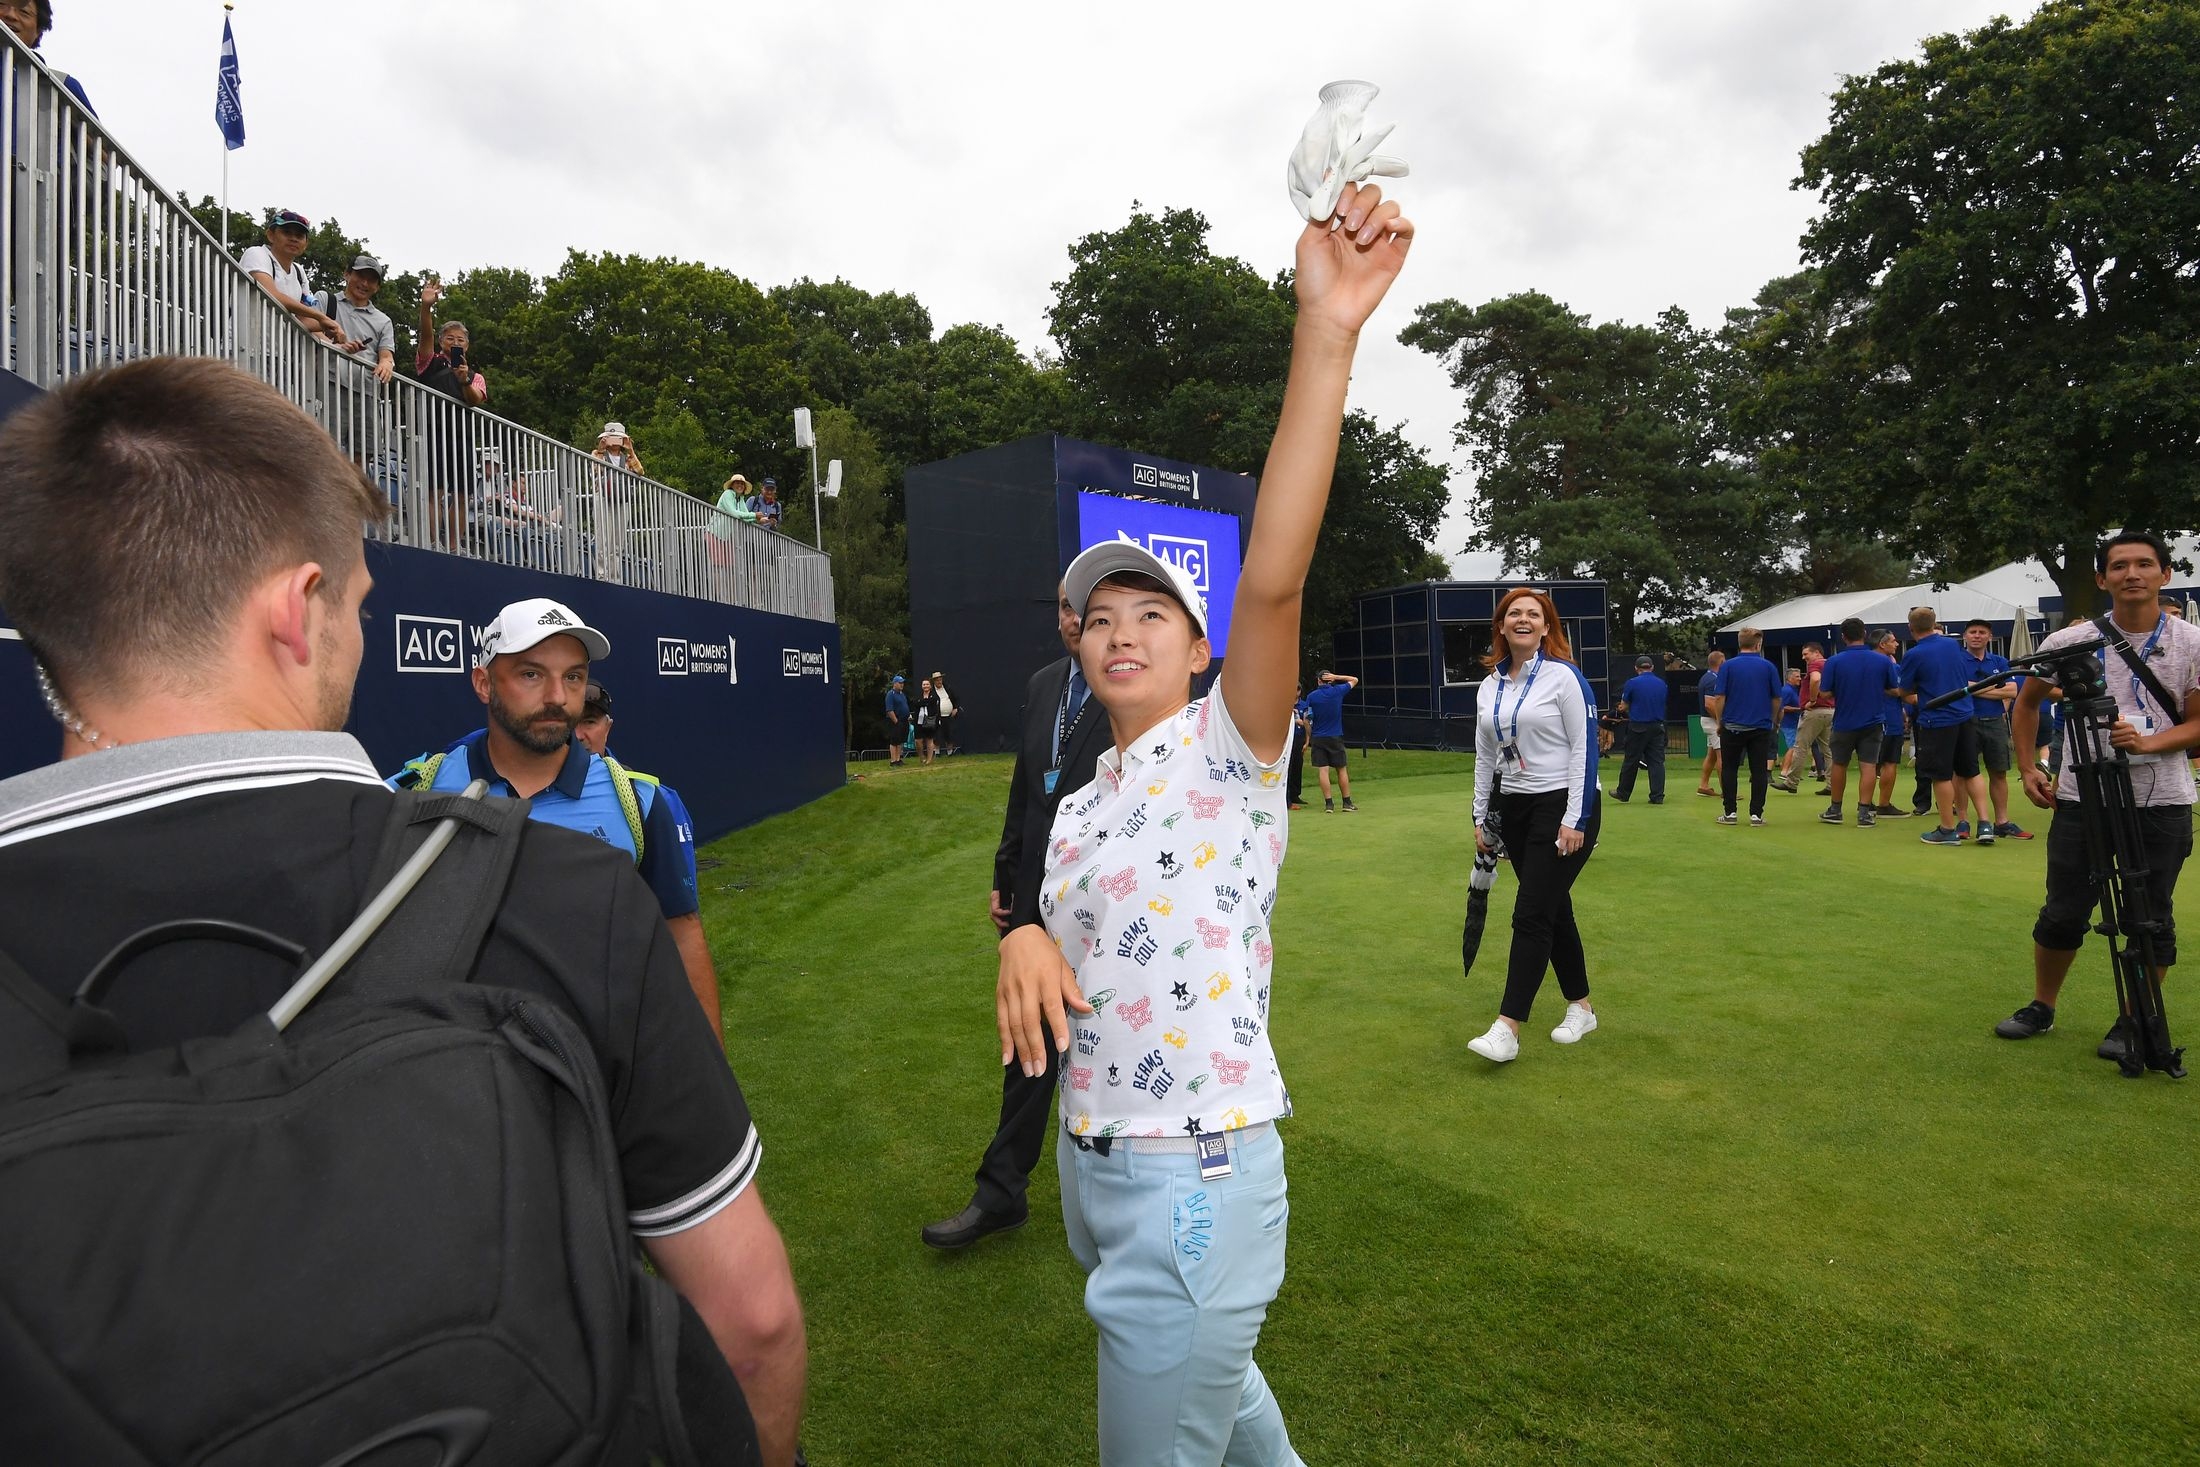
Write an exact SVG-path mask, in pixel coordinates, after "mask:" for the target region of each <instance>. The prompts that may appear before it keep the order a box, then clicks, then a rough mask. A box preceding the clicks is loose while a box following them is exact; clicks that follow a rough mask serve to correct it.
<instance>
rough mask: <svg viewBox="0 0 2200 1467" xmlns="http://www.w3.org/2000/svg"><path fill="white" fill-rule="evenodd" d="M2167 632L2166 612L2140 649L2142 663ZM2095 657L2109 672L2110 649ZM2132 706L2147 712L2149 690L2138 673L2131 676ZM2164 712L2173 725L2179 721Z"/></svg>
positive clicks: (2102, 650)
mask: <svg viewBox="0 0 2200 1467" xmlns="http://www.w3.org/2000/svg"><path fill="white" fill-rule="evenodd" d="M2109 625H2110V626H2115V625H2116V624H2115V623H2114V622H2110V623H2109ZM2116 629H2117V630H2118V631H2122V630H2123V628H2121V627H2117V628H2116ZM2167 630H2169V613H2168V612H2166V611H2165V612H2163V613H2162V616H2161V619H2160V620H2159V621H2157V622H2155V623H2154V635H2153V636H2151V637H2149V638H2147V644H2146V645H2145V646H2144V647H2141V648H2140V649H2139V660H2140V661H2141V662H2145V661H2146V660H2147V659H2148V658H2150V657H2152V656H2153V655H2154V648H2155V646H2156V644H2158V643H2159V642H2160V641H2161V640H2162V633H2163V632H2165V631H2167ZM2094 655H2095V656H2096V657H2099V658H2100V659H2101V670H2102V671H2104V672H2105V671H2107V670H2108V649H2107V648H2106V647H2103V648H2102V649H2101V650H2100V651H2099V652H2097V653H2095V654H2094ZM2131 706H2132V707H2134V708H2136V709H2138V710H2139V711H2140V712H2141V713H2144V712H2146V706H2147V688H2146V684H2145V683H2142V682H2140V681H2139V674H2137V673H2136V672H2134V673H2133V674H2131ZM2162 711H2163V712H2164V713H2166V714H2169V717H2170V721H2171V722H2172V723H2174V722H2176V721H2177V715H2176V714H2174V713H2171V712H2170V710H2169V709H2167V708H2164V709H2163V710H2162Z"/></svg>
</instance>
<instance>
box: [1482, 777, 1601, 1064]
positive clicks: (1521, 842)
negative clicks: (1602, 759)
mask: <svg viewBox="0 0 2200 1467" xmlns="http://www.w3.org/2000/svg"><path fill="white" fill-rule="evenodd" d="M1493 798H1494V800H1495V802H1496V811H1497V830H1498V834H1499V835H1500V836H1502V837H1503V839H1504V842H1505V859H1506V860H1507V861H1509V862H1511V864H1512V869H1513V877H1514V879H1515V881H1516V882H1517V883H1518V887H1517V889H1516V890H1515V892H1514V895H1513V935H1512V955H1511V957H1510V958H1509V959H1507V961H1506V963H1505V1000H1504V1002H1503V1003H1501V1004H1499V1005H1498V1007H1497V1011H1498V1012H1499V1013H1501V1014H1503V1015H1504V1016H1505V1017H1506V1018H1508V1019H1511V1020H1512V1021H1513V1022H1514V1023H1516V1024H1525V1023H1526V1022H1528V1011H1529V1010H1530V1009H1531V1008H1533V1007H1534V1006H1535V995H1536V990H1537V989H1539V988H1541V987H1542V986H1543V973H1544V970H1545V969H1546V968H1548V969H1549V970H1550V971H1552V972H1554V973H1556V974H1557V975H1558V991H1559V992H1561V993H1563V994H1565V995H1566V998H1567V1000H1568V1002H1572V1001H1574V1000H1577V999H1584V998H1587V997H1588V996H1589V962H1588V958H1587V957H1586V956H1585V955H1584V954H1583V952H1582V949H1581V929H1580V928H1579V927H1576V926H1575V925H1574V898H1573V890H1574V878H1575V877H1577V876H1579V875H1580V874H1581V868H1582V867H1583V866H1586V865H1587V864H1588V863H1589V853H1590V852H1591V851H1593V850H1595V849H1596V844H1597V827H1598V825H1599V823H1600V818H1599V816H1598V815H1597V814H1594V813H1592V814H1591V815H1590V816H1589V818H1588V820H1587V822H1586V823H1585V824H1584V826H1583V828H1582V832H1581V834H1582V843H1581V849H1580V850H1578V851H1575V852H1574V853H1573V854H1572V855H1570V856H1561V855H1560V854H1559V853H1558V847H1557V844H1556V842H1557V840H1558V827H1559V822H1560V821H1562V820H1563V819H1564V818H1565V816H1566V792H1565V791H1564V790H1552V791H1550V792H1549V793H1547V794H1540V795H1513V794H1502V793H1500V794H1498V795H1496V796H1494V797H1493ZM1590 798H1591V799H1592V800H1593V799H1594V796H1593V795H1592V796H1591V797H1590ZM1590 808H1591V810H1592V811H1594V810H1595V806H1594V805H1593V804H1592V805H1591V807H1590Z"/></svg>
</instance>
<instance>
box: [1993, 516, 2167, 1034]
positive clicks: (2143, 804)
mask: <svg viewBox="0 0 2200 1467" xmlns="http://www.w3.org/2000/svg"><path fill="white" fill-rule="evenodd" d="M2094 569H2095V575H2094V580H2095V583H2096V584H2098V585H2099V586H2100V588H2101V589H2102V590H2103V591H2106V592H2107V593H2108V594H2109V597H2110V598H2111V600H2112V602H2113V603H2114V604H2113V606H2112V607H2111V609H2110V612H2109V625H2110V627H2111V628H2112V629H2113V630H2114V632H2115V633H2116V634H2117V636H2116V637H2113V638H2111V643H2112V645H2110V646H2108V647H2104V648H2102V649H2101V650H2100V651H2099V652H2098V653H2096V654H2095V655H2096V656H2098V657H2100V658H2101V663H2102V667H2103V669H2104V670H2105V671H2106V673H2107V675H2108V691H2109V694H2110V695H2111V696H2112V697H2113V698H2115V700H2116V722H2115V724H2114V725H2113V726H2112V727H2111V728H2110V730H2109V743H2110V744H2112V745H2113V746H2114V747H2116V748H2118V749H2121V750H2123V753H2124V757H2125V758H2126V759H2127V760H2129V761H2130V766H2131V793H2132V799H2133V802H2134V803H2135V804H2137V805H2138V807H2139V810H2138V815H2139V825H2140V831H2141V834H2142V836H2143V838H2144V841H2145V854H2144V859H2145V862H2146V889H2147V901H2148V903H2149V904H2150V906H2151V907H2152V908H2153V912H2154V916H2155V917H2156V919H2157V920H2158V921H2160V923H2161V924H2162V929H2161V936H2160V937H2159V938H2158V939H2157V940H2156V942H2155V947H2154V955H2155V958H2156V959H2157V960H2158V962H2159V963H2160V964H2161V966H2160V967H2157V968H2156V969H2155V970H2154V976H2155V977H2156V979H2160V978H2161V977H2162V976H2163V972H2164V970H2165V969H2167V968H2168V967H2170V966H2171V965H2172V964H2174V963H2175V962H2176V961H2177V928H2176V924H2175V920H2174V914H2173V912H2172V910H2171V906H2170V901H2171V898H2172V897H2173V896H2174V895H2175V894H2176V890H2177V873H2178V871H2179V869H2180V868H2181V867H2183V865H2184V864H2185V857H2187V856H2189V855H2191V854H2192V806H2193V783H2192V775H2191V772H2190V771H2189V770H2188V769H2187V768H2186V765H2185V759H2184V752H2185V751H2186V750H2188V749H2192V748H2196V747H2200V696H2196V694H2200V626H2194V625H2193V624H2192V623H2191V622H2188V621H2185V620H2183V619H2182V618H2179V617H2174V616H2170V615H2169V614H2167V613H2166V612H2164V611H2163V610H2162V608H2161V607H2160V606H2159V605H2158V604H2157V602H2156V597H2158V596H2159V595H2160V594H2161V590H2162V586H2163V585H2164V584H2165V583H2166V582H2167V581H2168V580H2169V546H2168V545H2167V544H2166V543H2165V542H2164V541H2163V539H2162V537H2161V536H2159V535H2154V534H2149V533H2146V532H2145V531H2140V530H2124V531H2121V532H2119V533H2117V534H2114V535H2111V536H2109V537H2108V539H2106V540H2105V541H2103V542H2102V543H2101V546H2100V549H2099V551H2098V552H2097V553H2096V554H2095V557H2094ZM2095 634H2096V627H2095V624H2093V623H2088V622H2083V621H2081V622H2078V623H2076V624H2075V625H2072V626H2068V627H2065V628H2063V630H2061V631H2059V632H2056V633H2054V634H2053V635H2052V636H2050V637H2048V638H2047V639H2046V640H2045V641H2043V642H2041V643H2040V651H2041V652H2053V651H2055V650H2056V649H2057V648H2061V647H2068V646H2070V645H2072V644H2073V643H2077V642H2084V641H2087V640H2089V639H2091V638H2092V637H2093V636H2094V635H2095ZM2118 638H2120V639H2121V640H2122V641H2123V642H2124V644H2125V646H2127V647H2128V648H2129V649H2130V658H2127V657H2126V656H2125V655H2124V652H2123V650H2122V649H2121V648H2118V647H2116V646H2114V645H2113V643H2114V641H2115V640H2117V639H2118ZM2132 658H2136V659H2137V660H2138V661H2140V662H2142V663H2144V664H2145V666H2146V668H2147V671H2148V672H2149V673H2150V674H2151V675H2152V678H2153V681H2154V682H2156V683H2158V684H2160V686H2161V689H2162V691H2163V692H2165V693H2167V694H2168V695H2169V699H2170V701H2171V702H2173V703H2175V704H2176V705H2179V706H2174V707H2165V706H2163V700H2162V699H2161V698H2159V697H2157V696H2156V695H2155V693H2154V692H2153V691H2152V690H2151V689H2149V688H2148V687H2147V678H2145V677H2142V676H2141V675H2140V674H2139V673H2138V671H2137V670H2136V669H2135V668H2134V666H2133V664H2132V661H2131V659H2132ZM2053 686H2055V679H2054V677H2053V675H2052V674H2051V673H2049V672H2044V671H2043V672H2041V673H2039V674H2036V675H2033V676H2030V677H2027V678H2026V679H2025V680H2024V687H2023V688H2022V689H2021V690H2020V691H2019V692H2018V693H2017V701H2016V704H2015V710H2016V711H2015V713H2014V714H2013V715H2012V717H2011V722H2012V723H2014V724H2015V725H2016V728H2015V732H2014V739H2013V742H2014V744H2015V746H2016V747H2017V748H2020V749H2029V748H2031V747H2032V746H2033V738H2034V734H2035V732H2036V730H2037V729H2038V727H2039V719H2040V704H2041V703H2042V702H2044V701H2045V700H2046V696H2047V692H2048V689H2049V688H2051V687H2053ZM2075 716H2076V715H2075V714H2074V713H2071V712H2067V711H2066V713H2065V715H2064V720H2063V721H2064V726H2065V727H2066V728H2067V727H2068V726H2069V724H2070V722H2071V720H2072V719H2073V718H2074V717H2075ZM2024 793H2025V796H2026V798H2028V799H2029V800H2031V802H2032V803H2033V804H2035V805H2037V806H2039V807H2040V808H2041V809H2043V810H2053V811H2054V812H2055V817H2054V820H2053V822H2052V823H2051V824H2050V825H2049V826H2048V828H2047V900H2046V902H2045V903H2044V904H2042V906H2041V907H2040V915H2039V920H2038V921H2037V922H2036V923H2035V924H2034V925H2033V928H2032V1001H2031V1002H2030V1003H2028V1004H2026V1005H2025V1006H2024V1007H2023V1008H2021V1009H2018V1010H2017V1011H2016V1013H2014V1014H2012V1015H2010V1016H2009V1017H2008V1018H2006V1019H2003V1020H2002V1021H2001V1022H2000V1023H1999V1024H1996V1025H1995V1026H1994V1032H1995V1033H1996V1034H1999V1035H2000V1036H2001V1037H2002V1038H2004V1039H2030V1038H2032V1037H2033V1036H2034V1035H2038V1034H2045V1033H2046V1032H2047V1031H2048V1030H2050V1029H2052V1028H2054V1027H2055V999H2056V997H2057V996H2058V995H2059V994H2060V993H2061V992H2062V985H2063V979H2064V978H2065V977H2067V976H2068V975H2069V973H2070V963H2071V960H2072V959H2073V958H2075V957H2076V956H2077V953H2078V944H2079V943H2081V942H2083V941H2084V940H2085V932H2086V928H2087V926H2088V925H2089V924H2090V923H2091V921H2092V918H2093V907H2094V903H2095V902H2096V901H2097V900H2098V899H2099V893H2098V891H2096V890H2095V888H2094V885H2093V882H2092V880H2091V875H2090V862H2089V861H2088V859H2087V856H2086V841H2085V827H2084V825H2083V823H2082V822H2081V820H2080V818H2079V811H2078V776H2077V773H2076V771H2075V770H2074V769H2073V768H2072V767H2071V760H2070V758H2069V756H2068V753H2067V752H2066V753H2065V755H2064V758H2063V761H2062V778H2061V780H2060V781H2059V782H2057V783H2054V784H2053V785H2052V786H2051V785H2050V781H2049V777H2048V775H2047V772H2046V771H2045V770H2043V769H2041V768H2040V767H2039V766H2037V765H2033V764H2028V765H2025V766H2024ZM2130 1029H2131V1026H2130V1023H2129V1021H2128V1020H2126V1019H2125V1018H2124V1017H2123V1016H2122V1015H2118V1016H2117V1019H2116V1022H2115V1024H2114V1026H2112V1027H2111V1028H2110V1029H2109V1031H2108V1037H2107V1038H2105V1039H2103V1040H2102V1041H2101V1045H2100V1049H2099V1050H2098V1053H2099V1054H2100V1056H2101V1058H2103V1059H2120V1058H2122V1057H2123V1053H2124V1050H2125V1048H2126V1047H2127V1046H2128V1044H2129V1043H2130V1037H2131V1036H2130Z"/></svg>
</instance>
